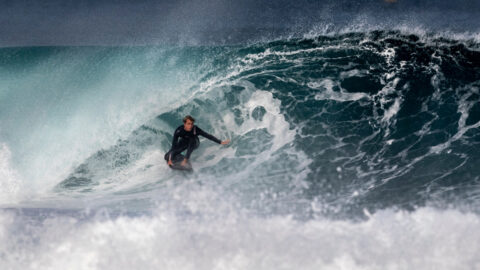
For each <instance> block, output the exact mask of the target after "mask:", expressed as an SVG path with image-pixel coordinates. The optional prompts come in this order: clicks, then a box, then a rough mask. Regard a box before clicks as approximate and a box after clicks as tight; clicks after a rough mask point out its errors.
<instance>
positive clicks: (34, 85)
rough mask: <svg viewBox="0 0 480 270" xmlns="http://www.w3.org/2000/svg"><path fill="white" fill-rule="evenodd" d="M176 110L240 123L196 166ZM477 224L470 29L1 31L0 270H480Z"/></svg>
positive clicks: (479, 168) (198, 154)
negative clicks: (61, 34)
mask: <svg viewBox="0 0 480 270" xmlns="http://www.w3.org/2000/svg"><path fill="white" fill-rule="evenodd" d="M317 30H318V29H317ZM186 114H191V115H193V116H194V117H195V118H196V124H197V125H198V126H199V127H201V128H202V129H204V130H205V131H207V132H209V133H211V134H214V135H215V136H217V137H218V138H220V139H231V143H230V144H229V145H225V146H221V145H217V144H215V143H213V142H211V141H208V140H206V139H205V138H201V145H200V147H199V148H198V149H197V150H195V151H194V152H193V154H192V159H191V163H192V165H193V167H194V173H191V174H190V173H184V172H180V171H172V170H170V169H169V168H168V166H166V164H165V162H164V160H163V155H164V154H165V152H166V151H168V149H169V148H170V146H171V140H172V132H173V131H174V129H175V128H176V127H178V126H179V125H180V124H181V120H182V118H183V116H185V115H186ZM479 228H480V40H479V38H478V35H476V34H475V32H473V34H469V35H461V34H455V33H454V32H448V31H443V32H442V31H433V32H429V31H420V30H418V29H416V30H415V29H409V28H408V27H407V28H402V29H395V30H389V29H383V30H365V31H363V30H362V31H356V30H355V29H354V27H352V29H348V30H344V31H337V30H332V31H330V30H329V31H327V32H322V31H308V32H306V33H303V34H302V35H293V36H281V37H280V36H279V37H277V38H271V39H270V38H269V39H263V40H257V41H255V42H252V41H249V42H237V43H234V44H216V45H215V44H208V45H195V46H187V45H182V46H180V45H178V46H176V45H171V44H170V45H155V46H153V45H152V46H40V47H39V46H26V47H25V46H21V47H18V46H17V47H15V46H13V47H3V48H0V268H1V269H479V268H480V256H479V255H480V231H479Z"/></svg>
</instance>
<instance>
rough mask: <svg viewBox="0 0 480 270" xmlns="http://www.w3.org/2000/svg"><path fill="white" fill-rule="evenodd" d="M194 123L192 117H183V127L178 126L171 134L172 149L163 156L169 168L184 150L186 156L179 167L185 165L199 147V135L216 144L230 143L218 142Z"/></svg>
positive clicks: (225, 142)
mask: <svg viewBox="0 0 480 270" xmlns="http://www.w3.org/2000/svg"><path fill="white" fill-rule="evenodd" d="M194 122H195V119H194V118H193V117H192V116H190V115H187V116H185V117H184V118H183V125H181V126H179V127H178V128H177V129H176V130H175V132H174V133H173V142H172V148H170V150H169V151H168V152H167V153H166V154H165V160H166V161H167V164H168V165H169V166H172V165H173V162H172V160H175V156H177V155H178V154H180V153H182V152H183V151H185V150H187V154H186V155H185V158H184V159H183V161H182V163H181V166H185V165H187V162H188V159H189V158H190V155H191V154H192V152H193V150H194V149H196V148H198V146H199V145H200V140H199V139H198V135H201V136H203V137H205V138H207V139H209V140H211V141H214V142H216V143H218V144H228V143H229V142H230V140H225V141H220V140H219V139H217V138H216V137H214V136H213V135H211V134H208V133H207V132H205V131H203V130H202V129H201V128H199V127H197V126H195V125H194V124H193V123H194ZM179 138H181V139H180V141H178V139H179Z"/></svg>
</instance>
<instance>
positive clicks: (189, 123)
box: [183, 119, 193, 131]
mask: <svg viewBox="0 0 480 270" xmlns="http://www.w3.org/2000/svg"><path fill="white" fill-rule="evenodd" d="M192 127H193V122H192V121H190V120H188V119H187V121H186V122H185V123H183V129H185V130H186V131H190V130H192Z"/></svg>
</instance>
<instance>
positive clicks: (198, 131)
mask: <svg viewBox="0 0 480 270" xmlns="http://www.w3.org/2000/svg"><path fill="white" fill-rule="evenodd" d="M196 128H197V133H198V135H202V136H203V137H205V138H207V139H209V140H211V141H213V142H216V143H218V144H221V143H222V141H220V140H219V139H217V138H216V137H215V136H213V135H212V134H209V133H207V132H205V131H203V130H202V129H201V128H199V127H196Z"/></svg>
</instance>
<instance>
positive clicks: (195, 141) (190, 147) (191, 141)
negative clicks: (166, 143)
mask: <svg viewBox="0 0 480 270" xmlns="http://www.w3.org/2000/svg"><path fill="white" fill-rule="evenodd" d="M199 145H200V141H199V140H198V138H197V137H194V138H191V139H189V141H188V148H187V154H186V155H185V158H187V159H190V155H191V154H192V152H193V150H195V149H197V148H198V146H199Z"/></svg>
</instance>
